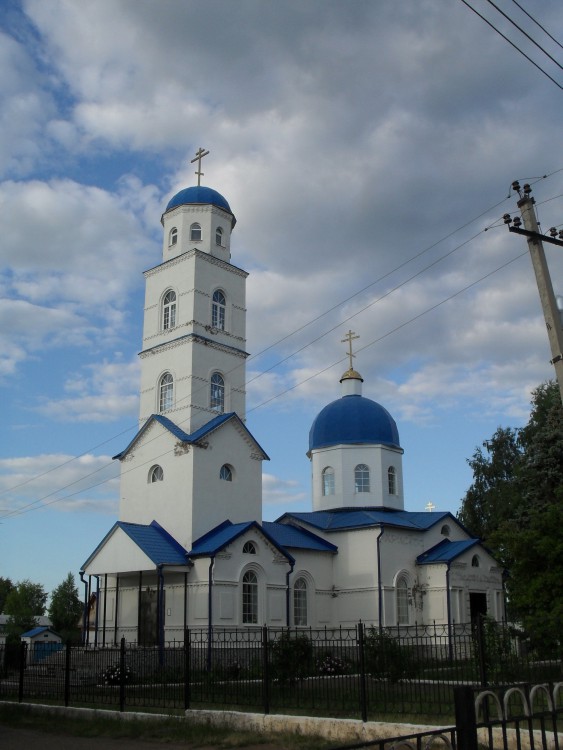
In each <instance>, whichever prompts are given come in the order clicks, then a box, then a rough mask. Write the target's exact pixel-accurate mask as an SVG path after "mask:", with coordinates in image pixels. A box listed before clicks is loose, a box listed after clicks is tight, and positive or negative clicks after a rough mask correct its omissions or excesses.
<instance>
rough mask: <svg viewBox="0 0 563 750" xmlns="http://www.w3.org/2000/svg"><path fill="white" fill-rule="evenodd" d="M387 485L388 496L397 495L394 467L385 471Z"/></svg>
mask: <svg viewBox="0 0 563 750" xmlns="http://www.w3.org/2000/svg"><path fill="white" fill-rule="evenodd" d="M387 484H388V485H389V494H390V495H396V494H397V472H396V471H395V467H394V466H390V467H389V468H388V469H387Z"/></svg>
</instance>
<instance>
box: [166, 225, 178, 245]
mask: <svg viewBox="0 0 563 750" xmlns="http://www.w3.org/2000/svg"><path fill="white" fill-rule="evenodd" d="M177 242H178V230H177V229H176V227H172V229H171V230H170V234H169V235H168V244H169V246H170V247H172V245H175V244H176V243H177Z"/></svg>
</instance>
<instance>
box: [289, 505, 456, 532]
mask: <svg viewBox="0 0 563 750" xmlns="http://www.w3.org/2000/svg"><path fill="white" fill-rule="evenodd" d="M447 517H448V518H449V517H452V515H451V513H448V512H446V511H443V512H442V511H434V512H428V511H424V512H413V511H408V510H393V509H391V508H379V507H375V508H337V509H335V510H317V511H310V512H306V513H284V515H283V516H281V517H280V518H279V519H278V521H283V520H284V519H287V520H288V521H291V520H292V519H295V520H296V521H297V522H302V523H306V524H308V525H309V526H313V527H315V528H317V529H321V530H322V531H325V532H331V531H344V530H345V529H361V528H369V527H370V526H393V527H397V528H402V529H411V530H413V531H426V530H427V529H429V528H431V527H432V526H434V524H436V523H439V522H440V521H441V520H443V519H444V518H447ZM456 523H457V521H456Z"/></svg>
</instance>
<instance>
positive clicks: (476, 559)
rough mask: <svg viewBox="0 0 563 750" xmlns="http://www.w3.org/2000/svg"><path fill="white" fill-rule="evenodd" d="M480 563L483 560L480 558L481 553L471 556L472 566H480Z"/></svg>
mask: <svg viewBox="0 0 563 750" xmlns="http://www.w3.org/2000/svg"><path fill="white" fill-rule="evenodd" d="M479 565H481V561H480V560H479V555H473V557H472V558H471V567H472V568H478V567H479Z"/></svg>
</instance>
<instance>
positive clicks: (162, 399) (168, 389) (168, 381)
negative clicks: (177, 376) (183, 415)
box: [158, 372, 174, 411]
mask: <svg viewBox="0 0 563 750" xmlns="http://www.w3.org/2000/svg"><path fill="white" fill-rule="evenodd" d="M173 405H174V378H173V377H172V375H171V374H170V373H169V372H165V373H164V375H163V376H162V377H161V378H160V383H159V396H158V410H159V411H167V410H168V409H171V408H172V406H173Z"/></svg>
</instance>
